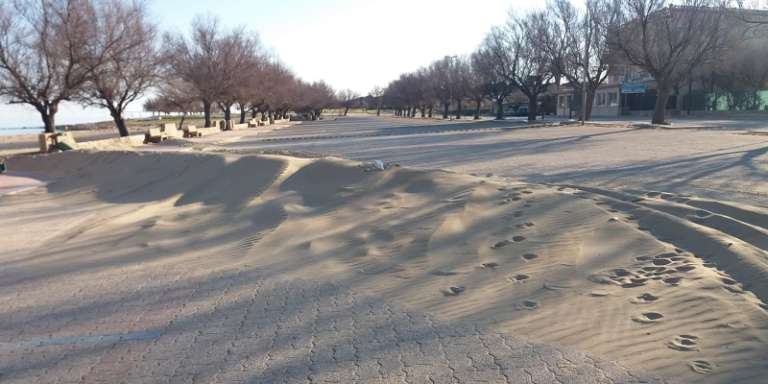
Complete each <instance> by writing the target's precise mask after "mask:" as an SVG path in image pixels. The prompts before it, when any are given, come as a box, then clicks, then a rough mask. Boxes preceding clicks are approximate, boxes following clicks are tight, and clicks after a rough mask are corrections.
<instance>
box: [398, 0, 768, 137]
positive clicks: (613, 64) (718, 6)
mask: <svg viewBox="0 0 768 384" xmlns="http://www.w3.org/2000/svg"><path fill="white" fill-rule="evenodd" d="M750 16H752V19H750V18H749V17H750ZM765 20H766V19H765V16H764V13H760V12H757V11H750V10H744V9H742V8H737V7H730V4H729V3H728V2H724V1H720V0H681V1H675V2H671V1H667V0H587V1H586V3H585V5H584V6H577V5H575V4H574V2H573V1H572V0H550V1H549V2H548V3H547V6H546V8H545V9H542V10H537V11H533V12H529V13H526V14H522V15H520V14H515V13H510V15H509V18H508V20H507V22H506V23H505V24H504V25H502V26H496V27H493V28H492V29H491V31H490V32H489V33H488V34H487V36H486V38H485V39H484V41H483V42H482V43H481V45H480V46H479V47H478V48H477V49H476V51H475V52H474V53H472V54H471V55H470V56H469V57H457V56H447V57H445V58H443V59H440V60H437V61H435V62H433V63H432V64H430V65H429V66H426V67H424V68H421V69H419V70H417V71H415V72H412V73H406V74H403V75H402V76H400V78H399V79H397V80H395V81H393V82H392V83H391V84H389V86H388V87H387V89H386V92H385V94H384V99H385V100H386V102H387V104H389V105H390V106H392V107H393V108H395V111H396V114H398V115H402V116H408V117H413V116H415V115H416V113H417V110H418V111H420V112H421V115H422V116H427V115H428V116H431V115H432V109H433V106H435V105H438V106H440V107H442V116H443V118H447V117H448V110H449V106H450V105H454V106H455V109H456V117H457V118H460V116H461V113H462V102H467V101H468V102H472V103H474V108H475V118H478V117H479V111H480V108H481V104H482V103H483V101H484V100H489V101H491V102H493V103H495V104H496V108H495V109H496V117H497V118H498V119H502V118H503V116H504V111H503V106H504V101H505V100H506V99H507V97H508V96H510V95H511V94H512V93H513V92H519V93H521V94H523V95H524V96H525V97H526V98H527V99H528V118H529V120H535V119H536V115H537V112H538V111H537V109H538V106H539V98H540V96H541V95H542V94H543V93H545V92H546V91H548V90H550V89H558V88H559V87H561V86H563V85H566V84H567V85H568V86H569V88H570V89H572V90H573V92H574V93H575V97H574V99H575V100H577V101H578V103H579V104H580V106H581V108H580V111H579V115H580V116H581V115H583V116H584V118H585V119H589V118H590V117H591V115H592V102H593V100H594V98H595V93H596V91H597V89H598V87H600V85H601V84H603V83H604V82H605V80H606V79H607V78H608V76H609V73H614V74H615V73H617V69H618V68H625V69H626V68H629V67H631V68H635V69H639V70H642V71H645V72H646V73H648V74H649V75H650V76H652V77H653V79H654V80H655V82H656V94H657V102H656V106H655V110H654V115H653V122H654V123H664V122H665V111H666V103H667V99H668V98H669V96H670V95H671V94H672V92H673V91H674V90H676V89H678V88H680V87H681V86H682V85H684V84H685V83H686V82H689V81H691V79H692V78H694V77H695V76H699V77H701V76H702V74H704V73H706V74H712V73H717V74H719V75H720V77H719V78H722V77H725V78H728V79H732V78H734V77H736V78H744V77H746V78H747V79H748V80H747V82H750V81H751V82H755V84H753V85H754V86H761V85H765V83H766V81H768V63H766V62H762V63H760V62H759V60H760V59H759V58H760V57H763V56H764V55H763V56H761V54H762V53H765V52H768V44H766V40H768V34H767V33H766V29H764V28H760V25H761V24H764V23H765ZM756 47H762V48H761V49H758V52H760V51H762V53H760V54H757V55H755V48H756ZM724 58H725V59H724ZM734 68H738V73H736V71H734ZM741 81H742V83H743V82H744V81H743V80H741ZM581 100H586V102H585V103H581Z"/></svg>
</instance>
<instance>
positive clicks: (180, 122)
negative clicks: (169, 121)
mask: <svg viewBox="0 0 768 384" xmlns="http://www.w3.org/2000/svg"><path fill="white" fill-rule="evenodd" d="M186 118H187V113H186V112H182V113H181V120H179V129H181V127H183V126H184V120H185V119H186Z"/></svg>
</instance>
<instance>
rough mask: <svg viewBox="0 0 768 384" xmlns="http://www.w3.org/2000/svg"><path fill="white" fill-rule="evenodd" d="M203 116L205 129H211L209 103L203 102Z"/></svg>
mask: <svg viewBox="0 0 768 384" xmlns="http://www.w3.org/2000/svg"><path fill="white" fill-rule="evenodd" d="M203 115H204V116H205V127H206V128H210V127H211V102H210V101H208V100H203Z"/></svg>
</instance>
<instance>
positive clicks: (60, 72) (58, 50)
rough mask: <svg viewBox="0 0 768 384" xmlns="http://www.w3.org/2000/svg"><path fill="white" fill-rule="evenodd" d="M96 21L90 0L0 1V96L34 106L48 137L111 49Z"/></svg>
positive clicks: (17, 102)
mask: <svg viewBox="0 0 768 384" xmlns="http://www.w3.org/2000/svg"><path fill="white" fill-rule="evenodd" d="M95 16H96V12H95V9H94V7H93V4H92V3H91V2H90V1H89V0H12V1H10V0H5V1H3V2H0V97H3V98H4V99H6V100H7V101H8V102H9V103H11V104H28V105H31V106H32V107H34V108H35V109H36V110H37V112H38V113H39V114H40V117H41V118H42V120H43V125H44V126H45V131H46V132H55V129H56V112H58V110H59V105H60V104H61V102H62V101H66V100H71V98H72V97H73V95H74V94H75V93H76V92H78V91H79V90H80V89H81V87H82V86H83V84H85V82H86V81H87V80H88V79H89V77H90V75H91V73H92V72H93V69H94V68H95V67H96V66H98V65H100V63H101V59H102V55H103V53H104V52H103V48H105V47H109V45H110V44H111V43H110V42H106V43H104V42H103V39H99V38H98V36H97V30H96V25H95V23H93V20H94V19H95Z"/></svg>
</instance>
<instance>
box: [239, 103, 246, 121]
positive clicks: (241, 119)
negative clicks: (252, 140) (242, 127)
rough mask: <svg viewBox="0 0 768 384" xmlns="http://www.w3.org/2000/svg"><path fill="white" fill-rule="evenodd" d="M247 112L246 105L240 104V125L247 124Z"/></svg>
mask: <svg viewBox="0 0 768 384" xmlns="http://www.w3.org/2000/svg"><path fill="white" fill-rule="evenodd" d="M246 113H247V111H246V110H245V104H240V124H245V115H246Z"/></svg>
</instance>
